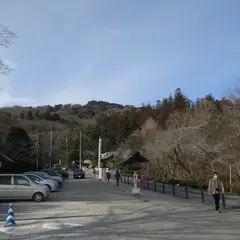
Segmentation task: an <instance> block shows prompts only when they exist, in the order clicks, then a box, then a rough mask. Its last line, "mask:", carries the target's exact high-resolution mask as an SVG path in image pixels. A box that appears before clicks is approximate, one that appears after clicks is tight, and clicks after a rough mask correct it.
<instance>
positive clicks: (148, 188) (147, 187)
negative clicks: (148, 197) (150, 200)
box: [147, 180, 149, 189]
mask: <svg viewBox="0 0 240 240" xmlns="http://www.w3.org/2000/svg"><path fill="white" fill-rule="evenodd" d="M147 189H149V181H148V180H147Z"/></svg>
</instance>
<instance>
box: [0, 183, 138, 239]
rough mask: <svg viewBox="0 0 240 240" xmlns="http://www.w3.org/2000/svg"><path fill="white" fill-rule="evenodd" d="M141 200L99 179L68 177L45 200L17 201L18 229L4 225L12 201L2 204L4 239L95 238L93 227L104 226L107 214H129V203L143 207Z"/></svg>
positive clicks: (1, 233)
mask: <svg viewBox="0 0 240 240" xmlns="http://www.w3.org/2000/svg"><path fill="white" fill-rule="evenodd" d="M106 187H107V188H106ZM141 203H142V201H141V200H138V199H135V198H133V197H132V196H128V195H127V194H120V192H119V190H118V189H115V188H114V187H113V186H105V185H104V184H103V183H99V182H98V181H96V180H91V179H68V180H66V181H65V182H64V186H63V187H62V188H61V189H60V191H59V192H55V193H51V195H50V198H49V199H48V200H46V201H45V202H39V203H37V202H32V201H15V202H14V201H13V206H14V213H15V221H16V223H17V224H18V226H16V227H14V228H4V223H5V219H6V217H7V212H8V207H9V202H4V203H1V204H0V224H1V225H0V239H4V240H6V239H29V238H30V239H44V238H46V237H50V236H52V237H53V236H58V237H65V238H67V237H69V239H79V237H88V238H86V239H95V238H93V237H94V236H93V235H96V233H93V232H94V231H96V227H93V226H94V225H95V224H97V225H98V224H100V225H101V222H104V221H105V219H104V218H105V217H106V215H112V214H113V213H117V214H118V213H119V214H123V215H125V214H128V212H129V211H130V210H132V209H129V204H130V206H131V205H136V207H137V208H139V207H140V205H139V204H141ZM108 220H109V219H108ZM90 237H92V238H90ZM107 237H108V236H106V237H105V238H104V239H108V238H107ZM51 239H53V238H51ZM81 239H83V238H81ZM84 239H85V238H84Z"/></svg>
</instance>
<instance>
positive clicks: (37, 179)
mask: <svg viewBox="0 0 240 240" xmlns="http://www.w3.org/2000/svg"><path fill="white" fill-rule="evenodd" d="M25 175H26V176H27V177H28V178H30V179H31V180H32V181H34V182H35V183H39V184H43V185H46V186H47V187H48V188H49V190H50V191H51V192H55V191H57V190H58V189H59V185H58V183H57V181H55V180H52V179H48V178H43V177H41V176H40V175H36V174H33V173H26V174H25Z"/></svg>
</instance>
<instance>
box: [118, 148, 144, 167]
mask: <svg viewBox="0 0 240 240" xmlns="http://www.w3.org/2000/svg"><path fill="white" fill-rule="evenodd" d="M133 162H137V163H145V162H148V159H147V158H145V157H144V156H143V155H142V154H141V153H140V152H139V151H136V152H134V153H132V154H131V155H129V156H128V157H127V158H126V159H124V160H123V161H122V162H121V163H120V164H121V165H122V166H126V165H128V164H131V163H133Z"/></svg>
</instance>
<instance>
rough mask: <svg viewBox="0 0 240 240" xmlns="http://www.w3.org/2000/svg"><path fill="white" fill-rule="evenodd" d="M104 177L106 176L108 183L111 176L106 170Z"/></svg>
mask: <svg viewBox="0 0 240 240" xmlns="http://www.w3.org/2000/svg"><path fill="white" fill-rule="evenodd" d="M106 175H107V181H108V182H109V181H110V177H111V174H110V172H109V169H108V168H107V170H106Z"/></svg>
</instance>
